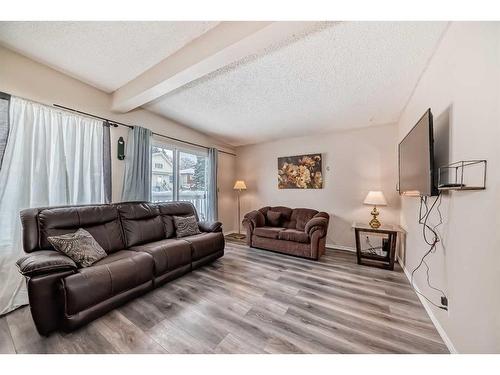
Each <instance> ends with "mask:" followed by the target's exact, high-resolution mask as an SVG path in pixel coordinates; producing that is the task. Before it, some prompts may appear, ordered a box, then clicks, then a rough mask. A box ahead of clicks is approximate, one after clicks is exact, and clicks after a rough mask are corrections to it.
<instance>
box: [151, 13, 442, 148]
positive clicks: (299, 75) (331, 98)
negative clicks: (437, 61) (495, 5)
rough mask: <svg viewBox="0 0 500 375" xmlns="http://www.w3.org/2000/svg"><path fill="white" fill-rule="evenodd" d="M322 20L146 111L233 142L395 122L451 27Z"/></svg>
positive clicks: (436, 24) (168, 96)
mask: <svg viewBox="0 0 500 375" xmlns="http://www.w3.org/2000/svg"><path fill="white" fill-rule="evenodd" d="M318 25H319V26H318V28H317V29H316V30H313V31H311V32H310V33H308V34H307V35H302V36H300V37H299V38H297V39H295V40H292V41H289V42H288V43H286V44H284V45H279V46H274V48H270V49H267V50H266V51H263V53H261V54H257V55H256V56H251V57H249V58H248V59H245V60H244V61H241V62H239V63H236V64H233V65H231V66H227V67H225V68H223V69H221V70H219V71H217V72H214V73H213V74H210V75H208V76H206V77H203V78H201V79H199V80H197V81H194V82H192V83H190V84H188V85H186V86H184V87H182V88H180V89H178V90H176V91H174V92H172V93H169V94H167V95H165V96H163V97H161V98H159V99H157V100H156V101H154V102H152V103H149V104H148V105H146V108H147V109H149V110H152V111H154V112H157V113H159V114H161V115H164V116H166V117H169V118H171V119H174V120H177V121H179V122H181V123H184V124H186V125H188V126H190V127H192V128H195V129H197V130H200V131H202V132H205V133H207V134H210V135H213V136H215V137H218V138H220V139H222V140H224V141H226V142H228V143H230V144H232V145H244V144H251V143H257V142H262V141H268V140H273V139H278V138H280V137H291V136H301V135H307V134H310V133H311V132H316V133H319V132H327V131H331V130H339V129H352V128H356V127H365V126H368V125H379V124H386V123H393V122H396V121H397V120H398V118H399V115H400V113H401V111H402V110H403V108H404V106H405V104H406V102H407V100H408V98H409V96H410V95H411V92H412V90H413V88H414V87H415V85H416V83H417V81H418V78H419V77H420V75H421V73H422V71H423V70H424V69H425V67H426V64H427V62H428V60H429V59H430V57H431V56H432V53H433V51H434V50H435V48H436V46H437V44H438V41H439V39H440V37H441V35H442V34H443V32H444V30H445V29H446V23H445V22H341V23H328V24H326V25H325V23H321V24H318ZM422 110H424V109H422Z"/></svg>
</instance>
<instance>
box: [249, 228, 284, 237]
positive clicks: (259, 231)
mask: <svg viewBox="0 0 500 375" xmlns="http://www.w3.org/2000/svg"><path fill="white" fill-rule="evenodd" d="M282 230H285V228H277V227H258V228H255V229H254V231H253V233H254V234H255V235H256V236H259V237H266V238H278V234H279V232H281V231H282Z"/></svg>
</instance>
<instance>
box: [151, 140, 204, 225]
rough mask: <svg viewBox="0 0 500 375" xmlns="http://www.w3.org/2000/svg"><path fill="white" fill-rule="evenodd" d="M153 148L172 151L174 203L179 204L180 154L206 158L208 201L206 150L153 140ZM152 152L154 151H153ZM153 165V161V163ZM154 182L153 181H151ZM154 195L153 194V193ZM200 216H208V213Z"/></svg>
mask: <svg viewBox="0 0 500 375" xmlns="http://www.w3.org/2000/svg"><path fill="white" fill-rule="evenodd" d="M152 147H158V148H163V149H166V150H170V151H172V179H173V181H172V201H173V202H178V201H179V196H180V182H181V181H180V180H181V178H180V173H179V172H180V165H179V164H180V162H179V161H180V154H181V153H186V154H191V155H196V156H198V157H204V158H205V159H206V163H205V192H206V196H205V199H208V185H207V178H208V150H207V149H204V148H199V147H195V146H192V147H190V146H187V145H180V144H177V143H175V142H165V141H164V140H161V139H157V138H153V142H152ZM151 152H152V150H151ZM151 162H152V163H153V161H151ZM151 180H152V179H151ZM150 188H151V191H152V190H153V182H152V183H151V187H150ZM152 193H153V192H152ZM198 214H201V215H206V214H207V212H205V213H201V212H199V213H198Z"/></svg>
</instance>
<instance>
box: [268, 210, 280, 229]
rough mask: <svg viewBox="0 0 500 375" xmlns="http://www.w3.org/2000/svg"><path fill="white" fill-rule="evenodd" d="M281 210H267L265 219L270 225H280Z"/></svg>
mask: <svg viewBox="0 0 500 375" xmlns="http://www.w3.org/2000/svg"><path fill="white" fill-rule="evenodd" d="M280 218H281V212H277V211H271V210H269V211H267V221H268V222H269V224H270V225H271V226H272V227H278V226H279V225H280Z"/></svg>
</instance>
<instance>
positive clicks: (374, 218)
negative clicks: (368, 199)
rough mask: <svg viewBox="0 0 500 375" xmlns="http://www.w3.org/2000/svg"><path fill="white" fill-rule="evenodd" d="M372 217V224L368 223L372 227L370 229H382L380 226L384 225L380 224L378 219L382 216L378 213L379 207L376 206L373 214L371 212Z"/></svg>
mask: <svg viewBox="0 0 500 375" xmlns="http://www.w3.org/2000/svg"><path fill="white" fill-rule="evenodd" d="M370 213H371V215H372V216H373V219H371V220H370V222H369V223H368V224H369V225H370V227H372V228H373V229H378V228H380V226H381V225H382V224H380V221H378V219H377V216H378V215H379V214H380V213H379V212H378V211H377V207H376V206H374V207H373V210H372V212H370Z"/></svg>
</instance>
